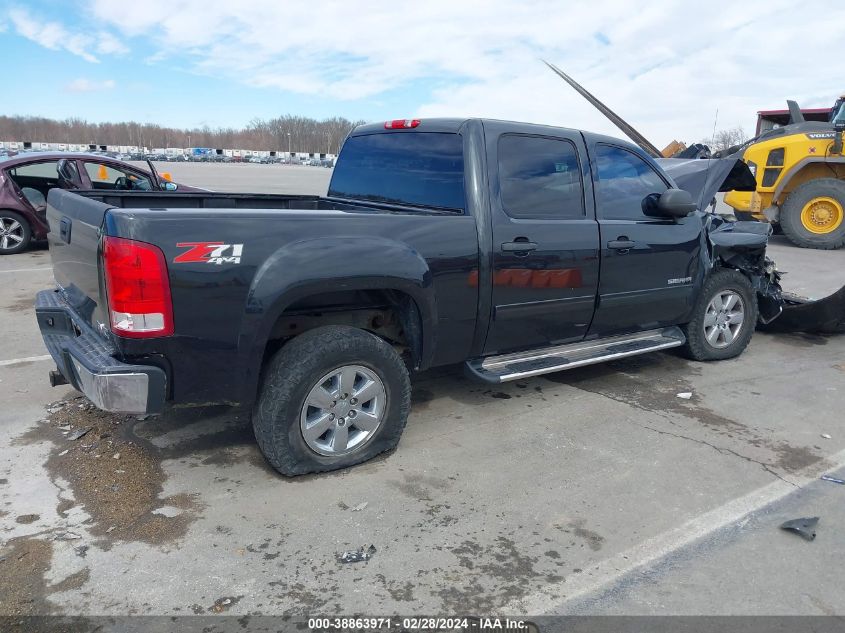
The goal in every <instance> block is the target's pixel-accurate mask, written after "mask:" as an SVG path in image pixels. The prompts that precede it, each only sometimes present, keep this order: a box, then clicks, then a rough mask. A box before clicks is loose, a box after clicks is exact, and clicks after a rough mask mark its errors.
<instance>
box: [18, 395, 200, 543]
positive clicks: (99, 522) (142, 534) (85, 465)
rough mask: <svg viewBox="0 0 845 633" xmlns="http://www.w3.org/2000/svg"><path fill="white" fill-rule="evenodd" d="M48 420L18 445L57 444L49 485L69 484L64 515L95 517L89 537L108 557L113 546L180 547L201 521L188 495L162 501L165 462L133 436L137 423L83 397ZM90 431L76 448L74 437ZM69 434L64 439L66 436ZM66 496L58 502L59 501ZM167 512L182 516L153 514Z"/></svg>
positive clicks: (64, 404) (48, 465)
mask: <svg viewBox="0 0 845 633" xmlns="http://www.w3.org/2000/svg"><path fill="white" fill-rule="evenodd" d="M49 410H52V411H53V412H52V413H50V415H49V417H48V418H47V419H46V420H44V421H42V422H41V423H39V424H38V425H37V426H36V427H34V428H33V429H32V430H30V431H28V432H27V433H25V434H23V435H22V436H20V437H18V438H17V439H16V440H15V441H16V442H17V443H32V442H40V441H48V442H51V443H52V448H51V450H50V454H49V456H48V458H47V461H46V462H45V468H46V470H47V473H48V475H49V476H50V479H51V480H52V481H53V482H54V483H55V484H56V485H57V487H59V488H60V489H62V488H63V483H61V482H67V484H68V485H69V486H70V489H71V491H72V493H73V498H74V499H75V502H71V501H69V500H67V499H60V500H59V503H58V505H57V508H56V510H57V512H58V513H59V514H60V515H65V514H66V513H67V511H68V510H69V509H70V508H71V507H73V506H74V505H76V504H80V505H82V506H83V507H84V510H85V511H86V513H87V514H89V515H90V516H91V523H90V524H88V525H86V529H87V530H88V531H89V532H90V534H91V535H92V536H94V537H100V540H99V542H98V543H97V544H98V545H99V546H100V547H102V548H104V549H107V548H108V547H110V544H111V542H112V541H115V540H123V541H143V542H146V543H150V544H161V543H165V542H168V541H172V540H175V539H179V538H181V537H182V536H184V534H185V533H186V532H187V529H188V526H189V525H190V524H191V523H192V522H193V521H194V520H195V519H196V517H197V512H198V511H199V509H200V507H199V504H198V503H197V501H196V500H195V498H194V497H193V496H192V495H188V494H179V495H173V496H170V497H168V498H165V499H160V498H159V495H160V494H161V492H162V490H163V485H164V481H165V475H164V471H163V469H162V466H161V459H162V457H161V455H160V454H157V451H156V450H155V448H154V447H152V446H151V445H150V444H149V443H148V442H146V441H144V440H142V439H140V438H138V437H137V436H135V435H133V434H132V426H133V424H134V423H137V420H136V419H134V418H131V417H129V416H119V415H114V414H109V413H105V412H102V411H99V410H97V409H95V408H94V407H93V406H92V405H90V403H88V402H87V400H85V399H84V398H81V397H78V398H74V399H71V400H67V401H64V402H62V403H57V404H56V405H55V406H51V407H50V409H49ZM84 429H87V432H86V433H85V434H84V435H83V436H81V437H79V439H76V440H69V439H68V438H69V437H72V434H73V433H74V431H77V430H84ZM66 434H67V435H66ZM60 496H61V495H60ZM163 506H170V507H174V508H177V509H180V510H182V512H181V513H179V514H177V515H176V516H163V515H160V514H153V511H154V510H158V509H159V508H162V507H163Z"/></svg>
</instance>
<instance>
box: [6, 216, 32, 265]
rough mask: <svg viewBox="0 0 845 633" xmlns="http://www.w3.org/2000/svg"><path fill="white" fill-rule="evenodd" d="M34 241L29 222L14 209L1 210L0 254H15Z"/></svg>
mask: <svg viewBox="0 0 845 633" xmlns="http://www.w3.org/2000/svg"><path fill="white" fill-rule="evenodd" d="M30 241H32V229H31V228H30V226H29V222H27V221H26V219H25V218H24V217H23V216H22V215H20V214H19V213H15V212H14V211H4V210H0V255H14V254H15V253H20V252H21V251H23V250H25V249H26V248H27V247H28V246H29V243H30Z"/></svg>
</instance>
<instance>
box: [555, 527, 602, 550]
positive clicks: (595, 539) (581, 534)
mask: <svg viewBox="0 0 845 633" xmlns="http://www.w3.org/2000/svg"><path fill="white" fill-rule="evenodd" d="M586 525H587V522H586V520H584V519H575V520H574V521H570V522H569V523H567V524H566V525H565V526H561V525H557V526H555V527H557V528H558V529H559V530H560V531H562V532H564V533H566V534H572V535H573V536H576V537H578V538H580V539H582V540H583V541H585V542H586V544H587V546H588V547H589V548H590V549H591V550H593V551H594V552H598V551H599V550H600V549H601V548H602V546H603V545H604V537H603V536H602V535H601V534H599V533H598V532H593V531H592V530H589V529H587V528H586V527H585V526H586Z"/></svg>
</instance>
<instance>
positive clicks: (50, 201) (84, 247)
mask: <svg viewBox="0 0 845 633" xmlns="http://www.w3.org/2000/svg"><path fill="white" fill-rule="evenodd" d="M109 208H110V207H109V205H107V204H104V203H102V202H98V201H96V200H91V199H90V198H86V197H84V196H81V195H78V194H75V193H73V192H70V191H65V190H63V189H58V188H55V189H51V190H50V193H49V194H48V196H47V222H48V224H49V225H50V233H49V234H48V236H47V239H48V240H49V243H50V258H51V259H52V262H53V277H54V278H55V280H56V283H57V284H58V285H59V287H60V288H61V290H62V294H63V295H64V298H65V299H66V301H67V303H68V304H69V305H70V307H71V308H72V309H73V310H74V311H75V312H76V313H77V314H78V315H79V317H80V318H81V319H82V320H83V321H84V322H85V323H86V324H88V325H91V326H92V327H94V329H95V330H97V329H98V328H97V323H108V314H107V312H106V306H105V305H104V302H103V301H102V300H101V297H102V295H101V290H100V266H99V250H100V227H101V226H102V224H103V218H104V216H105V214H106V211H107V210H108V209H109Z"/></svg>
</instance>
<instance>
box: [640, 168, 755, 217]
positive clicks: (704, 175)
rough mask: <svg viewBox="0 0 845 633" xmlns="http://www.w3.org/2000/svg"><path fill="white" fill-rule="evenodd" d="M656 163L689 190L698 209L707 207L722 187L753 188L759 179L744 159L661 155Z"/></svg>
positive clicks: (730, 189) (741, 189)
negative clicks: (756, 178)
mask: <svg viewBox="0 0 845 633" xmlns="http://www.w3.org/2000/svg"><path fill="white" fill-rule="evenodd" d="M657 163H658V164H659V165H660V167H662V168H663V171H665V172H666V173H667V174H668V175H669V177H671V178H672V180H674V181H675V184H677V185H678V187H680V188H681V189H685V190H686V191H689V192H690V194H691V195H692V199H693V200H694V201H695V202H696V204H697V206H698V208H699V209H702V210H703V209H704V208H705V207H707V205H709V204H710V201H711V200H713V197H714V196H715V195H716V194H717V193H719V192H720V191H733V190H736V191H754V190H755V189H756V188H757V182H756V181H755V180H754V175H753V174H752V173H751V170H750V169H749V168H748V165H746V164H745V163H744V162H743V161H742V159H741V158H740V157H739V156H738V155H737V154H734V155H732V156H728V157H727V158H658V159H657Z"/></svg>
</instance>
